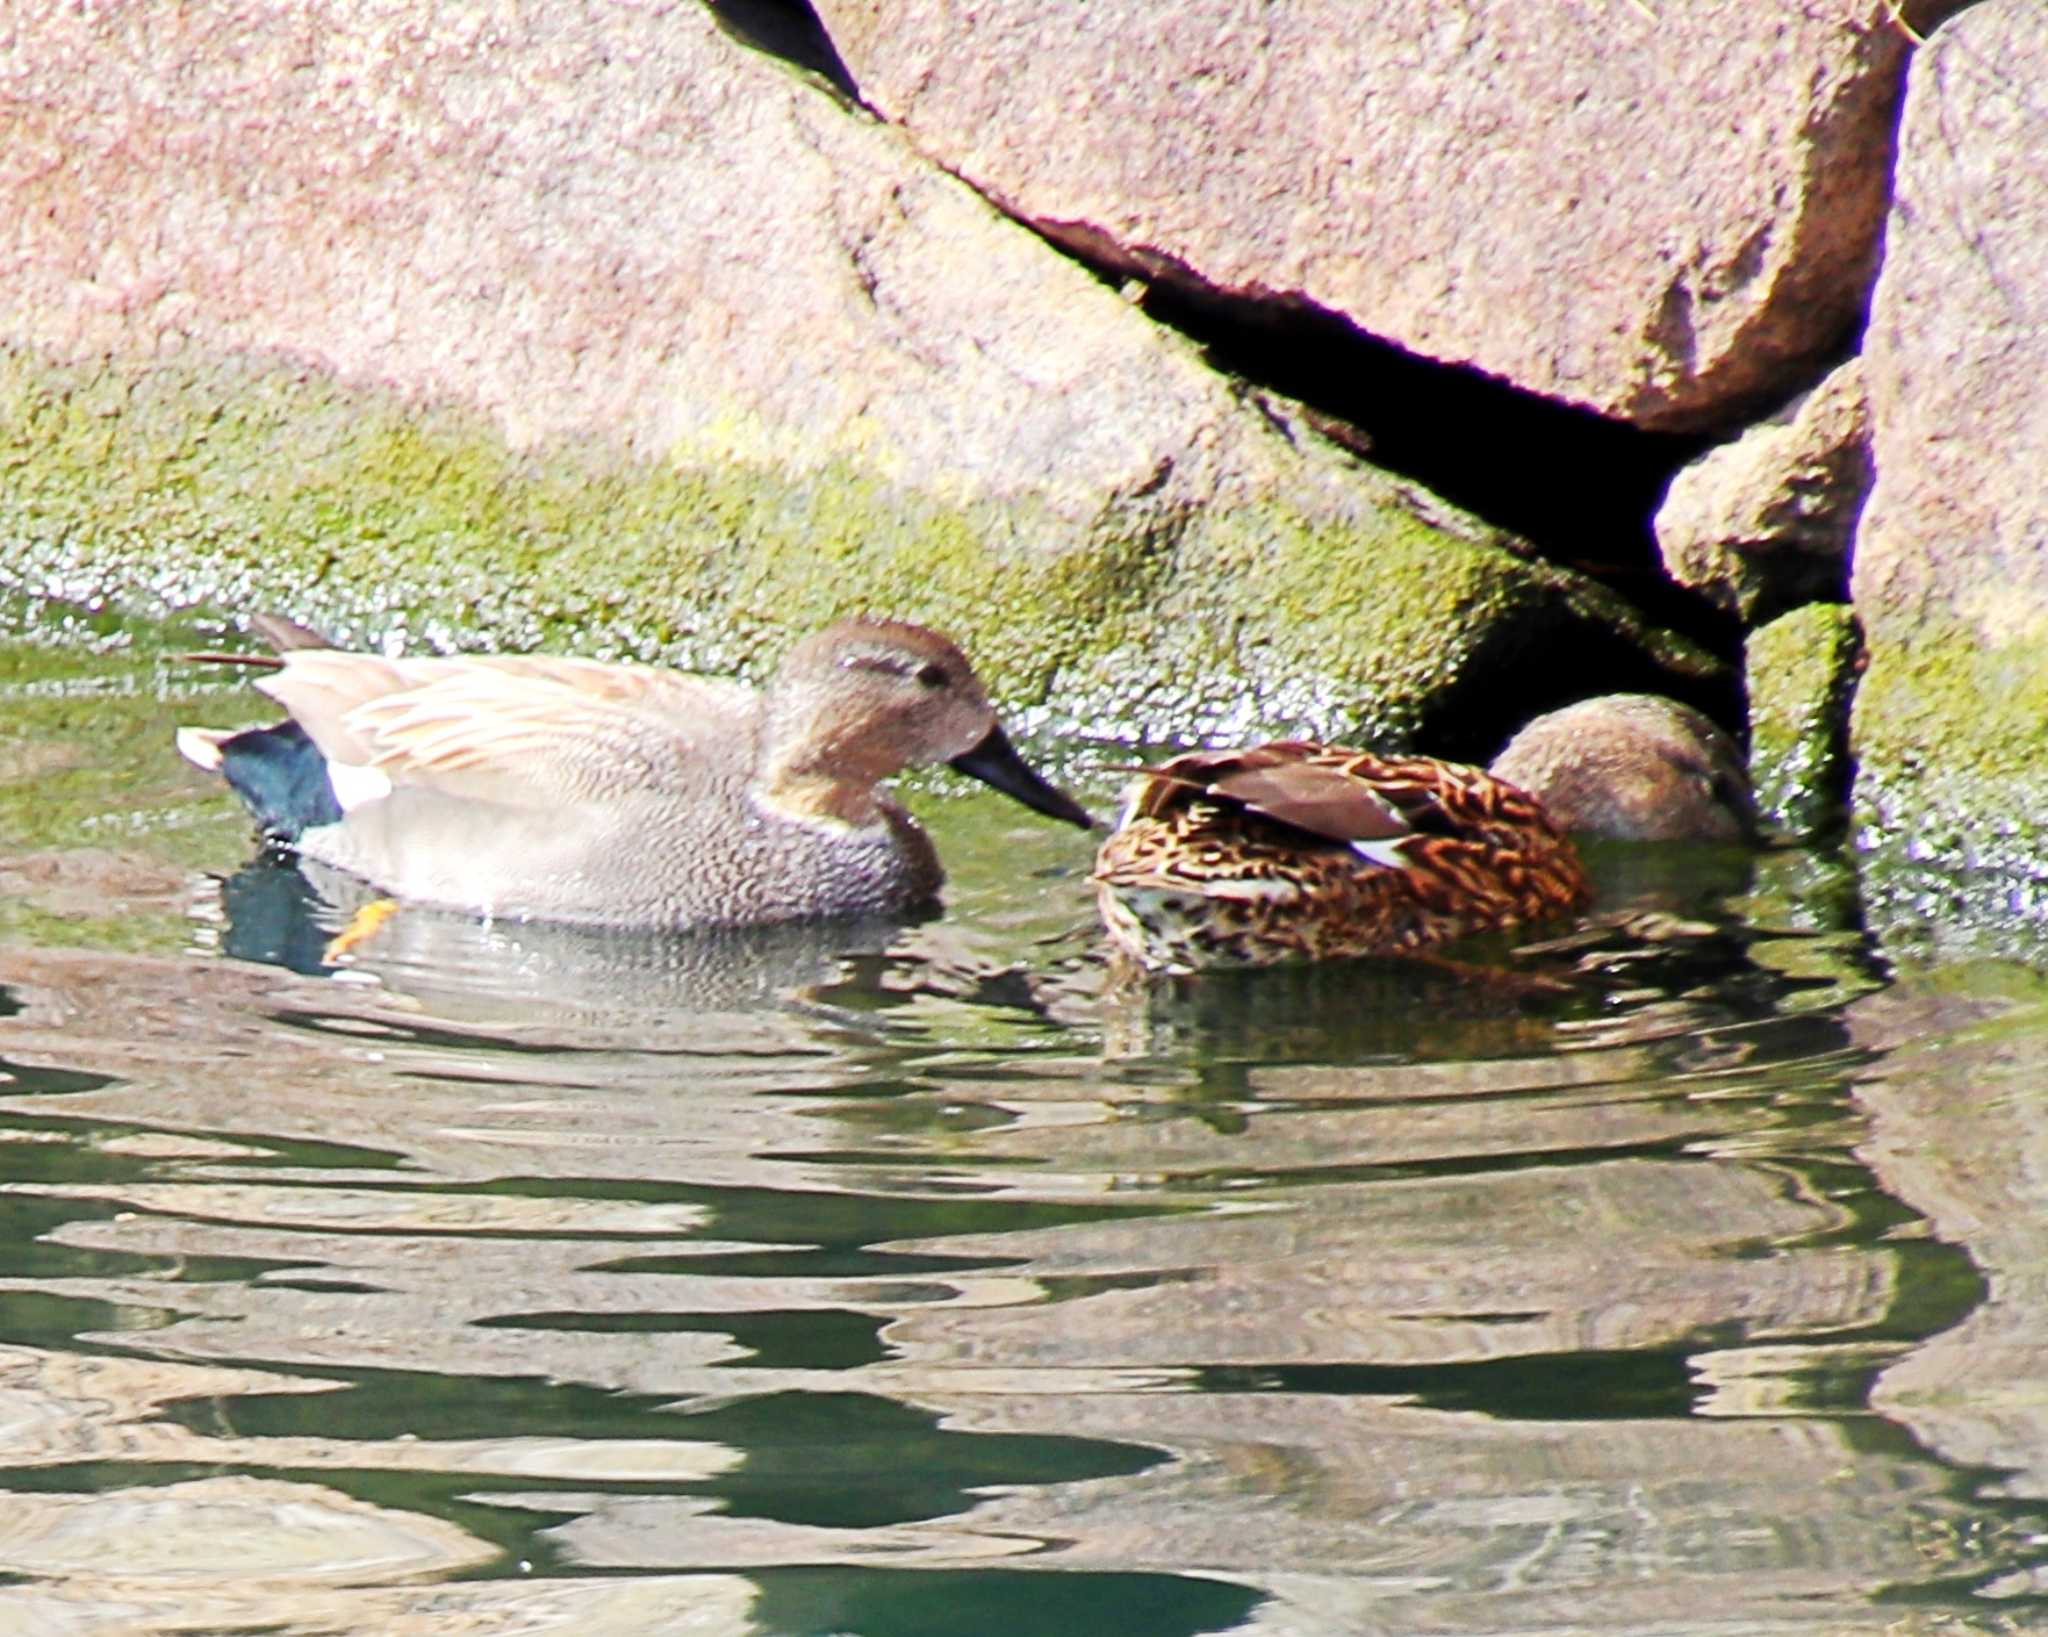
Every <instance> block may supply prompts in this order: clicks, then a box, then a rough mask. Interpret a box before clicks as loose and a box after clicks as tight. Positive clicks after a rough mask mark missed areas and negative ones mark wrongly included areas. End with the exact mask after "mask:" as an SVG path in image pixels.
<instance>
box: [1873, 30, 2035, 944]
mask: <svg viewBox="0 0 2048 1637" xmlns="http://www.w3.org/2000/svg"><path fill="white" fill-rule="evenodd" d="M2043 84H2048V10H2044V9H2043V8H2042V7H2041V6H2040V5H2038V4H2036V3H2035V0H1991V3H1989V4H1984V5H1979V6H1976V7H1973V8H1972V9H1971V10H1969V11H1967V12H1965V13H1964V14H1963V15H1962V16H1960V17H1958V18H1957V19H1956V20H1955V21H1954V22H1952V23H1950V24H1949V25H1947V26H1946V27H1945V28H1943V29H1942V30H1941V31H1940V32H1939V33H1938V34H1936V35H1935V36H1934V38H1933V39H1932V41H1930V43H1929V44H1928V45H1927V47H1926V48H1925V49H1924V50H1923V51H1922V52H1921V54H1920V55H1919V57H1918V58H1917V60H1916V61H1915V63H1914V65H1913V73H1912V77H1911V85H1910V89H1909V92H1908V96H1907V101H1906V111H1905V117H1904V121H1903V124H1902V126H1901V129H1900V134H1899V164H1898V196H1897V200H1896V203H1895V204H1894V206H1893V210H1892V216H1891V222H1890V226H1889V228H1888V229H1887V233H1886V249H1885V264H1884V272H1883V276H1882V278H1881V279H1880V280H1879V282H1878V286H1877V291H1876V296H1875V299H1874V302H1873V305H1872V310H1871V317H1870V329H1869V335H1868V338H1867V341H1866V343H1865V352H1864V356H1865V360H1866V364H1867V367H1868V372H1869V383H1870V403H1871V431H1872V439H1873V446H1874V449H1875V454H1876V461H1877V482H1876V485H1875V487H1874V488H1873V490H1872V491H1871V496H1870V503H1869V505H1868V507H1867V508H1866V509H1865V511H1864V516H1863V523H1862V526H1861V528H1860V530H1859V532H1858V537H1857V545H1856V568H1855V575H1854V579H1853V589H1854V595H1855V603H1856V612H1857V615H1858V617H1859V618H1860V620H1861V621H1862V624H1863V632H1864V638H1865V640H1866V642H1867V643H1868V645H1869V653H1870V664H1869V669H1868V671H1867V672H1866V674H1865V675H1864V678H1863V681H1862V683H1861V685H1860V686H1859V688H1858V690H1857V695H1856V709H1855V717H1854V725H1853V734H1854V745H1855V750H1856V754H1857V759H1858V773H1857V778H1856V788H1855V803H1856V809H1857V818H1858V821H1859V824H1860V825H1861V827H1862V828H1861V839H1862V840H1863V842H1864V843H1865V844H1866V845H1868V846H1871V847H1874V848H1877V849H1879V850H1880V851H1881V852H1882V853H1883V854H1884V855H1885V857H1886V859H1888V860H1890V861H1891V862H1893V863H1896V864H1898V865H1900V866H1901V867H1900V868H1899V869H1898V870H1897V871H1895V872H1892V879H1891V881H1890V884H1889V885H1888V886H1887V885H1886V884H1885V882H1884V881H1883V879H1882V877H1883V875H1884V873H1885V872H1884V871H1882V870H1879V871H1877V872H1874V874H1873V884H1874V885H1875V886H1877V887H1878V888H1879V889H1880V891H1879V897H1880V898H1884V897H1890V898H1891V899H1894V900H1902V901H1904V902H1905V903H1906V904H1908V905H1909V906H1910V905H1913V904H1915V903H1919V902H1923V901H1924V904H1925V906H1926V907H1934V906H1935V905H1937V904H1938V905H1940V907H1941V908H1942V910H1943V913H1949V912H1950V911H1951V910H1952V909H1953V908H1955V907H1956V904H1960V905H1961V907H1964V908H1970V907H1974V908H1976V909H1979V910H1983V911H1988V912H1990V913H1991V914H1992V915H1993V916H1995V917H1999V918H2003V917H2006V916H2009V915H2010V913H2012V912H2013V911H2021V912H2025V913H2028V914H2031V915H2039V914H2040V913H2042V910H2043V908H2044V906H2048V755H2044V754H2043V751H2044V743H2048V740H2044V734H2048V729H2044V725H2043V724H2044V723H2048V484H2044V483H2043V481H2042V473H2043V472H2044V471H2048V393H2044V391H2043V390H2042V383H2043V381H2044V380H2048V164H2043V163H2041V162H2040V161H2041V154H2042V151H2043V123H2042V112H2041V95H2040V87H2041V86H2042V85H2043ZM1927 858H1934V859H1938V860H1940V861H1941V862H1942V863H1943V864H1944V865H1950V866H1952V865H1962V866H1965V867H1970V866H1974V867H1976V870H1977V871H1978V872H1981V873H1980V874H1979V873H1973V874H1972V875H1970V876H1968V877H1965V878H1964V885H1963V886H1962V888H1961V889H1960V897H1959V898H1958V899H1957V900H1956V903H1951V902H1950V898H1951V895H1952V894H1953V893H1955V892H1956V891H1957V889H1956V885H1955V882H1954V881H1953V880H1951V879H1950V877H1949V875H1948V873H1946V872H1944V873H1942V874H1933V873H1929V872H1926V871H1924V870H1923V869H1922V868H1921V867H1920V866H1919V863H1918V861H1919V860H1922V859H1927Z"/></svg>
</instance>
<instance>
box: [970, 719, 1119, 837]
mask: <svg viewBox="0 0 2048 1637" xmlns="http://www.w3.org/2000/svg"><path fill="white" fill-rule="evenodd" d="M947 765H948V766H949V767H953V768H955V769H957V770H958V771H960V772H962V773H965V774H966V775H967V776H968V777H969V778H970V779H979V780H981V782H982V783H983V784H986V785H992V786H993V787H994V788H996V789H997V790H1000V791H1001V792H1002V793H1003V794H1004V795H1006V796H1009V797H1012V798H1014V799H1015V800H1017V801H1021V802H1022V803H1023V804H1024V805H1025V806H1026V807H1029V808H1030V809H1032V811H1034V812H1038V813H1043V814H1045V816H1046V817H1047V818H1056V819H1065V820H1066V821H1067V822H1068V823H1069V824H1078V825H1079V826H1080V827H1081V828H1082V829H1084V830H1092V829H1094V828H1095V820H1094V819H1092V818H1091V817H1089V815H1088V809H1087V808H1085V807H1083V806H1082V805H1081V804H1080V803H1079V802H1077V801H1076V800H1074V798H1073V797H1072V796H1070V795H1068V794H1067V793H1066V792H1065V791H1064V790H1062V789H1060V788H1059V787H1058V786H1057V785H1051V784H1047V783H1046V782H1045V780H1044V779H1042V778H1040V777H1039V776H1038V775H1037V774H1036V773H1034V772H1033V771H1032V770H1031V768H1030V766H1029V764H1027V763H1026V762H1025V760H1024V758H1023V757H1022V756H1019V755H1018V754H1017V747H1016V746H1015V745H1013V744H1011V743H1010V736H1009V735H1008V734H1007V733H1005V732H1003V730H1002V728H1001V726H1000V725H998V726H996V727H992V728H990V729H989V730H988V737H987V738H985V739H983V740H982V741H981V743H980V744H978V745H976V746H975V747H974V748H973V749H972V750H970V751H967V752H966V753H964V754H963V755H959V756H955V757H954V758H953V760H952V761H951V762H949V763H948V764H947Z"/></svg>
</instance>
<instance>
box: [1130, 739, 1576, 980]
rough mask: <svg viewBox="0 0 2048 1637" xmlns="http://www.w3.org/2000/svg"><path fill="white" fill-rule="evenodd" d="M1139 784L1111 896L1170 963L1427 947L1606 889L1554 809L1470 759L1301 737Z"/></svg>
mask: <svg viewBox="0 0 2048 1637" xmlns="http://www.w3.org/2000/svg"><path fill="white" fill-rule="evenodd" d="M1126 795H1127V804H1126V810H1125V814H1124V818H1123V822H1122V824H1121V825H1120V826H1119V828H1118V829H1117V831H1116V833H1115V834H1113V835H1112V836H1111V837H1110V838H1109V839H1108V840H1107V841H1106V842H1104V843H1103V845H1102V850H1101V852H1100V853H1099V854H1098V855H1097V857H1096V861H1095V877H1094V878H1095V883H1096V894H1097V898H1098V900H1099V902H1100V904H1101V908H1102V918H1103V920H1104V922H1105V923H1106V924H1107V926H1108V928H1109V934H1110V938H1111V940H1112V941H1113V942H1114V943H1115V944H1116V945H1117V946H1118V947H1119V948H1120V949H1122V950H1124V951H1126V952H1127V953H1129V954H1130V955H1132V956H1134V957H1135V958H1136V959H1137V960H1138V961H1140V962H1141V963H1142V964H1144V965H1145V966H1148V967H1151V968H1153V969H1154V970H1157V971H1166V972H1189V971H1197V970H1200V969H1202V968H1204V967H1213V966H1265V965H1271V964H1274V963H1277V962H1281V961H1300V960H1329V959H1336V958H1341V957H1345V956H1354V955H1402V954H1411V953H1414V952H1415V951H1417V950H1421V949H1425V948H1428V947H1429V946H1430V945H1433V944H1439V943H1443V942H1445V941H1447V940H1449V939H1453V938H1459V937H1463V936H1465V935H1467V934H1469V933H1475V932H1491V931H1496V930H1499V929H1501V928H1505V927H1514V926H1522V925H1528V924H1532V923H1535V922H1541V921H1548V920H1552V919H1554V918H1556V917H1559V916H1563V915H1568V914H1570V913H1572V912H1573V911H1574V910H1577V909H1579V908H1581V907H1582V906H1583V905H1584V904H1585V902H1586V899H1587V896H1588V888H1587V882H1586V874H1585V870H1584V867H1583V866H1582V865H1581V864H1580V862H1579V856H1578V853H1577V852H1576V851H1575V850H1574V848H1573V847H1572V844H1571V842H1570V841H1569V840H1568V839H1567V838H1566V837H1565V835H1564V833H1563V832H1562V831H1561V830H1559V829H1558V827H1557V826H1556V825H1555V824H1553V823H1552V822H1551V819H1550V817H1549V815H1548V814H1547V813H1545V812H1544V810H1543V807H1542V805H1541V804H1540V803H1538V802H1537V801H1536V800H1535V798H1533V797H1531V796H1529V795H1528V794H1526V793H1525V792H1523V791H1521V790H1519V789H1517V788H1516V787H1515V786H1513V785H1511V784H1507V783H1505V782H1503V781H1502V780H1500V779H1496V778H1494V777H1493V776H1492V775H1491V774H1489V773H1487V772H1485V771H1483V770H1482V769H1480V768H1476V767H1467V766H1465V765H1463V764H1462V763H1457V762H1440V761H1437V760H1435V759H1433V758H1431V757H1427V756H1375V755H1373V754H1372V753H1370V752H1369V751H1363V750H1354V749H1348V748H1346V747H1344V746H1341V745H1320V744H1312V743H1308V742H1306V741H1301V740H1283V741H1278V742H1275V743H1272V744H1264V745H1254V746H1252V747H1250V748H1248V749H1244V750H1225V751H1193V752H1190V753H1188V754H1187V755H1183V756H1176V757H1174V758H1173V759H1172V760H1170V761H1167V762H1163V763H1161V764H1160V765H1159V766H1157V767H1154V768H1149V769H1147V770H1145V771H1144V772H1143V773H1141V774H1140V775H1139V776H1138V778H1137V779H1136V781H1134V782H1133V784H1132V785H1131V786H1130V788H1129V790H1128V791H1127V792H1126Z"/></svg>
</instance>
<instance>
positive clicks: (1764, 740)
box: [1743, 603, 1862, 835]
mask: <svg viewBox="0 0 2048 1637" xmlns="http://www.w3.org/2000/svg"><path fill="white" fill-rule="evenodd" d="M1861 649H1862V642H1861V638H1860V636H1859V634H1858V632H1857V628H1856V617H1855V615H1854V614H1853V613H1852V612H1851V611H1850V610H1849V608H1847V607H1846V606H1845V605H1843V604H1839V603H1813V604H1810V605H1809V606H1807V607H1805V608H1800V609H1795V610H1794V611H1793V612H1792V613H1789V614H1786V615H1784V616H1783V617H1781V618H1779V619H1775V620H1773V621H1771V623H1770V624H1768V625H1765V626H1761V627H1759V628H1758V629H1757V630H1755V631H1752V632H1751V633H1750V635H1749V641H1748V644H1747V645H1746V647H1745V649H1744V654H1743V660H1744V671H1745V677H1746V681H1747V684H1748V689H1749V776H1750V781H1751V782H1752V783H1753V784H1754V785H1755V787H1756V795H1757V808H1758V810H1759V811H1760V812H1761V813H1762V814H1763V815H1764V816H1765V817H1766V818H1767V819H1769V820H1770V821H1771V822H1772V823H1774V824H1777V825H1779V826H1781V827H1782V828H1784V829H1786V830H1789V831H1791V832H1792V833H1793V834H1795V835H1815V834H1818V833H1820V832H1821V831H1824V830H1827V829H1830V828H1833V827H1834V826H1835V825H1837V824H1838V823H1839V822H1840V821H1841V818H1842V813H1843V801H1844V798H1845V797H1846V796H1847V794H1848V790H1849V701H1850V699H1851V697H1852V695H1853V694H1854V691H1855V680H1856V662H1857V657H1858V655H1859V654H1860V652H1861Z"/></svg>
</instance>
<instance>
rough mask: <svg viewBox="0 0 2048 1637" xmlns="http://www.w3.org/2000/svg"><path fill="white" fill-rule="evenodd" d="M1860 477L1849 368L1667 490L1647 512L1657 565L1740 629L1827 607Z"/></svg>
mask: <svg viewBox="0 0 2048 1637" xmlns="http://www.w3.org/2000/svg"><path fill="white" fill-rule="evenodd" d="M1870 479H1871V467H1870V412H1869V403H1868V399H1867V398H1866V396H1865V394H1864V388H1863V364H1862V361H1861V360H1860V359H1857V360H1852V361H1851V362H1849V363H1847V364H1844V365H1842V367H1841V368H1839V369H1837V370H1835V371H1834V372H1833V373H1831V374H1830V375H1829V376H1828V377H1827V379H1826V380H1824V381H1822V382H1821V383H1820V385H1819V386H1817V387H1815V388H1814V389H1813V390H1812V391H1811V392H1806V393H1802V394H1801V395H1800V396H1799V397H1798V398H1796V399H1794V400H1793V401H1792V402H1791V403H1790V404H1787V405H1786V406H1785V408H1784V409H1783V410H1781V411H1779V412H1778V413H1777V414H1775V415H1773V416H1771V417H1770V418H1769V419H1768V420H1765V421H1762V422H1760V423H1758V424H1757V425H1756V426H1753V427H1751V428H1750V429H1749V430H1748V431H1747V432H1745V433H1743V435H1742V436H1741V437H1739V438H1737V439H1736V440H1735V441H1734V442H1733V443H1729V444H1724V445H1722V446H1721V447H1720V448H1718V449H1715V450H1712V451H1710V452H1709V453H1707V454H1705V455H1703V456H1701V457H1700V459H1698V460H1696V461H1694V462H1693V464H1692V465H1690V466H1688V467H1686V468H1685V470H1684V471H1682V472H1680V473H1679V474H1678V476H1677V477H1676V478H1674V479H1673V480H1672V483H1671V488H1670V491H1669V493H1667V494H1666V495H1665V497H1664V504H1663V505H1662V506H1660V507H1659V508H1658V510H1657V522H1656V529H1657V545H1658V549H1659V550H1660V551H1661V552H1662V554H1663V557H1664V567H1665V568H1666V570H1668V571H1669V573H1670V575H1671V577H1672V578H1673V579H1674V580H1676V581H1677V582H1678V583H1679V584H1680V585H1687V586H1691V587H1692V588H1693V589H1694V590H1696V591H1699V592H1702V593H1704V594H1705V595H1706V596H1707V597H1708V598H1709V599H1711V600H1712V601H1713V602H1715V603H1717V604H1718V605H1719V606H1721V607H1722V608H1725V609H1727V610H1728V611H1729V612H1730V613H1732V614H1736V615H1739V616H1740V617H1741V618H1742V619H1743V620H1744V622H1745V623H1748V624H1751V625H1754V624H1758V623H1760V622H1762V621H1764V620H1769V619H1773V618H1775V617H1776V616H1777V615H1779V614H1781V613H1783V612H1784V611H1785V610H1786V609H1788V608H1796V607H1798V606H1799V605H1800V604H1801V603H1806V602H1817V601H1824V600H1831V599H1834V598H1838V597H1840V596H1841V595H1842V594H1843V592H1844V591H1845V589H1846V584H1847V580H1848V562H1849V542H1850V540H1851V539H1852V538H1853V536H1854V535H1855V532H1856V519H1857V518H1858V517H1859V516H1860V515H1861V514H1862V511H1863V503H1864V501H1865V500H1866V499H1867V498H1868V497H1869V494H1870Z"/></svg>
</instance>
